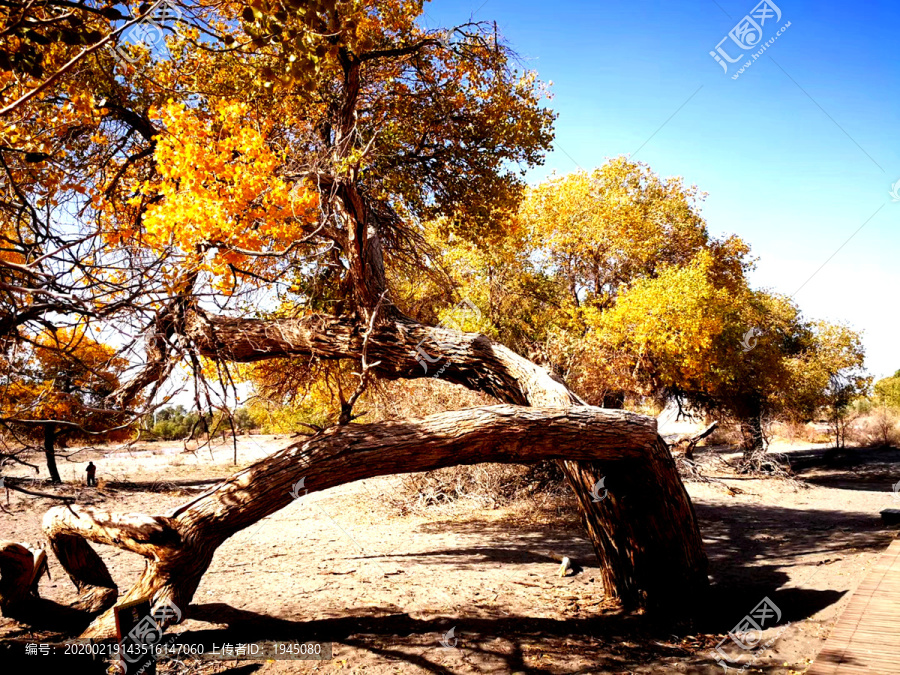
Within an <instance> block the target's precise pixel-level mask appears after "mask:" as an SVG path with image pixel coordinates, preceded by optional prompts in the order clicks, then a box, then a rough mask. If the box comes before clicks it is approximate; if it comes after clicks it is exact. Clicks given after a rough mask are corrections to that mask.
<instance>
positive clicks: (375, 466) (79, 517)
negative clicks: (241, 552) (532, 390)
mask: <svg viewBox="0 0 900 675" xmlns="http://www.w3.org/2000/svg"><path fill="white" fill-rule="evenodd" d="M657 438H658V437H657V434H656V422H655V420H653V419H652V418H647V417H643V416H640V415H635V414H633V413H628V412H624V411H611V410H603V409H601V408H593V407H588V406H584V407H581V406H579V407H575V408H569V407H565V408H527V407H521V406H511V405H499V406H489V407H485V408H472V409H468V410H460V411H455V412H449V413H441V414H438V415H432V416H430V417H427V418H424V419H420V420H406V421H402V422H381V423H376V424H351V425H348V426H342V427H334V428H332V429H330V430H328V431H326V432H324V433H322V434H319V435H317V436H315V437H313V438H311V439H309V440H306V441H304V442H302V443H297V444H295V445H292V446H290V447H288V448H285V449H284V450H281V451H279V452H276V453H274V454H273V455H271V456H269V457H267V458H266V459H264V460H262V461H260V462H257V463H256V464H254V465H252V466H250V467H248V468H247V469H244V470H243V471H240V472H238V473H236V474H234V475H233V476H232V477H230V478H228V479H227V480H225V481H224V482H222V483H220V484H219V485H217V486H216V487H214V488H213V489H211V490H209V491H208V492H206V493H204V494H203V495H200V496H198V497H196V498H195V499H193V500H191V501H190V502H188V503H186V504H184V505H182V506H180V507H178V508H176V509H174V510H173V511H171V512H170V513H167V514H164V515H156V516H146V515H111V514H107V513H102V512H98V511H94V510H92V509H88V508H79V507H74V508H69V507H56V508H53V509H51V510H50V511H48V512H47V514H46V515H45V517H44V532H45V534H46V535H47V537H48V538H49V539H50V541H51V543H52V545H53V550H54V552H56V554H57V556H58V557H59V559H60V562H61V563H62V564H63V566H64V567H66V570H67V572H68V573H69V575H70V577H71V578H72V580H73V581H74V582H75V584H76V586H77V587H78V590H79V591H80V593H81V595H82V604H83V605H84V606H91V607H93V608H94V609H95V610H99V609H107V610H108V611H106V612H105V613H104V614H103V615H102V616H100V617H99V618H98V619H97V620H96V621H95V622H94V624H92V626H91V627H90V628H89V629H88V630H87V631H86V632H85V634H84V637H98V638H99V637H108V636H110V635H111V634H112V631H113V630H114V628H115V623H114V618H113V613H112V610H110V609H109V607H111V606H112V604H113V603H114V602H115V594H114V593H110V592H109V591H110V589H113V591H114V589H115V586H114V585H113V584H112V582H111V580H110V579H109V574H108V572H107V571H106V567H105V565H104V564H103V562H102V561H101V560H100V559H99V558H98V557H96V554H95V553H94V552H93V551H92V550H90V546H89V545H88V544H87V541H86V540H90V541H94V542H97V543H101V544H108V545H111V546H116V547H119V548H124V549H126V550H129V551H132V552H134V553H138V554H140V555H142V556H144V557H145V558H146V559H147V567H146V569H145V571H144V573H143V575H142V576H141V578H140V580H139V581H138V583H137V584H136V585H135V586H134V587H133V588H131V590H129V591H128V593H127V594H126V595H125V596H124V597H123V598H122V599H121V600H120V602H119V604H123V603H125V602H129V601H132V600H137V599H142V598H155V599H156V601H157V602H164V601H171V602H173V603H175V605H176V606H178V607H179V608H182V609H184V608H186V607H187V605H188V603H189V602H190V600H191V598H192V597H193V594H194V592H195V590H196V588H197V585H198V584H199V583H200V578H201V577H202V576H203V574H204V572H205V571H206V569H207V568H208V566H209V564H210V562H211V560H212V557H213V554H214V553H215V551H216V549H217V548H218V547H219V546H220V545H221V544H222V543H223V542H224V541H225V540H226V539H228V538H229V537H230V536H232V535H233V534H234V533H236V532H238V531H239V530H242V529H244V528H246V527H248V526H250V525H252V524H253V523H256V522H258V521H259V520H260V519H262V518H265V517H266V516H268V515H270V514H272V513H274V512H275V511H278V510H279V509H282V508H284V507H285V506H287V505H288V504H290V503H291V502H292V501H293V500H294V499H295V498H296V497H295V495H296V494H297V489H296V488H295V486H296V485H297V483H298V481H300V479H301V478H302V479H305V480H304V486H303V487H304V488H305V490H308V491H310V492H316V491H319V490H325V489H328V488H331V487H335V486H337V485H343V484H345V483H349V482H352V481H356V480H360V479H362V478H368V477H372V476H381V475H388V474H396V473H408V472H413V471H429V470H432V469H438V468H441V467H445V466H453V465H458V464H475V463H480V462H514V463H520V462H533V461H537V460H541V459H555V458H561V457H563V456H565V457H566V458H568V459H575V460H584V461H591V460H598V459H599V460H603V461H605V462H609V465H610V466H613V465H615V466H618V465H622V466H630V463H635V464H636V465H640V464H642V463H644V462H645V461H646V459H645V458H646V455H647V448H648V447H653V446H654V443H655V442H656V440H657ZM304 494H305V491H304ZM301 496H302V495H301ZM611 499H612V497H611V496H610V500H611ZM633 527H637V528H639V529H643V528H644V527H645V526H640V525H638V524H635V525H634V526H633ZM86 551H90V553H86ZM92 556H93V557H92ZM644 571H648V570H641V572H642V573H643V572H644ZM656 571H657V572H663V576H664V578H666V574H667V573H665V572H664V571H663V570H661V569H660V570H656ZM669 578H670V577H669Z"/></svg>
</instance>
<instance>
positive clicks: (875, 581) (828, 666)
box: [806, 539, 900, 675]
mask: <svg viewBox="0 0 900 675" xmlns="http://www.w3.org/2000/svg"><path fill="white" fill-rule="evenodd" d="M851 673H873V674H876V675H881V674H884V675H888V674H891V675H896V674H897V673H900V539H895V540H894V541H893V542H891V545H890V546H888V547H887V550H885V551H884V552H883V553H882V554H881V555H880V556H879V558H878V560H877V561H876V563H875V565H874V567H872V569H870V570H869V571H868V573H867V574H866V576H865V578H864V579H863V580H862V583H861V584H860V585H859V588H857V589H856V591H855V592H854V593H853V597H852V598H850V603H849V604H848V605H847V608H846V609H845V610H844V613H843V614H841V616H840V618H839V619H838V621H837V623H836V624H835V625H834V630H832V631H831V635H829V636H828V639H827V640H825V646H824V647H823V648H822V651H821V652H819V655H818V656H817V657H816V660H815V662H814V663H813V664H812V667H811V668H810V669H809V670H808V671H806V675H851Z"/></svg>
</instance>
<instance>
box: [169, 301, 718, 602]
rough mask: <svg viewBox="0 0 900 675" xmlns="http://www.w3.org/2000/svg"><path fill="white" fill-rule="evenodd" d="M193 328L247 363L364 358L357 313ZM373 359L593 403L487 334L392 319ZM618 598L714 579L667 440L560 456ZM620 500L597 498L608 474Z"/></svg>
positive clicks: (673, 593) (192, 319)
mask: <svg viewBox="0 0 900 675" xmlns="http://www.w3.org/2000/svg"><path fill="white" fill-rule="evenodd" d="M186 333H187V335H188V337H189V338H190V340H191V342H192V344H193V345H194V346H195V347H196V348H197V349H198V350H199V351H200V353H202V354H204V355H206V356H210V357H217V358H224V359H228V360H232V361H238V362H252V361H258V360H263V359H270V358H275V357H280V356H297V355H303V356H310V357H317V358H321V359H347V358H350V359H359V358H360V356H361V354H362V343H363V334H362V331H361V330H360V328H359V327H358V326H357V325H356V323H355V322H353V321H352V320H351V319H341V318H335V317H330V316H321V315H319V316H308V317H302V318H298V319H284V320H254V319H229V318H223V317H209V316H207V315H206V314H203V313H201V312H199V311H193V312H192V313H190V314H189V315H188V317H187V330H186ZM367 353H368V359H369V360H370V361H380V362H381V363H380V365H379V366H378V368H377V374H378V375H380V376H381V377H385V378H389V379H399V378H403V379H409V378H418V377H436V376H440V378H441V379H443V380H446V381H448V382H452V383H455V384H461V385H463V386H465V387H468V388H470V389H474V390H477V391H482V392H485V393H488V394H490V395H492V396H494V397H495V398H497V399H499V400H501V401H504V402H507V403H513V404H518V405H533V406H576V405H583V401H581V400H580V399H579V398H578V397H577V396H576V395H575V394H574V393H572V392H571V391H570V390H569V389H568V388H567V387H566V386H565V384H564V383H563V382H561V381H560V380H558V379H555V378H553V377H552V376H551V375H550V374H549V373H548V372H547V371H546V370H544V369H543V368H540V367H539V366H537V365H536V364H534V363H533V362H531V361H529V360H528V359H525V358H523V357H521V356H519V355H518V354H516V353H515V352H513V351H512V350H510V349H508V348H506V347H504V346H503V345H500V344H497V343H494V342H491V341H490V340H489V339H488V338H486V337H485V336H483V335H479V334H475V333H459V332H457V331H452V330H447V329H444V328H433V327H428V326H423V325H421V324H418V323H415V322H413V321H410V320H408V319H404V318H402V317H401V318H396V317H394V318H392V319H391V320H390V321H388V322H386V323H383V324H382V325H380V326H377V327H376V328H375V330H374V331H373V333H371V334H370V335H369V338H368V346H367ZM560 467H561V469H562V471H563V473H564V475H565V476H566V480H567V481H568V483H569V485H570V486H571V487H572V489H573V491H574V492H575V494H576V495H577V497H578V502H579V508H580V511H581V515H582V520H583V522H584V525H585V528H586V529H587V531H588V533H589V534H590V537H591V541H592V543H593V545H594V550H595V552H596V553H597V556H598V558H599V560H600V566H601V576H602V578H603V582H604V586H605V588H606V590H607V593H608V594H609V595H610V596H613V597H618V598H619V599H620V600H621V601H622V603H623V604H624V605H625V606H626V607H645V608H647V609H659V610H661V611H665V610H667V609H669V608H671V607H673V606H681V605H683V604H684V603H685V602H686V601H687V602H688V604H687V606H688V607H690V606H694V599H695V598H696V597H697V596H698V595H699V594H701V593H702V592H703V591H704V590H705V589H706V587H707V585H708V578H707V567H708V563H707V559H706V554H705V553H704V551H703V544H702V540H701V537H700V531H699V528H698V526H697V521H696V516H695V514H694V509H693V505H692V504H691V501H690V498H689V497H688V495H687V492H686V491H685V489H684V486H683V484H682V483H681V478H680V477H679V475H678V471H677V468H676V466H675V462H674V461H673V459H672V456H671V454H670V453H669V450H668V446H667V445H666V444H665V442H663V441H662V439H657V440H656V441H654V443H652V444H650V445H648V447H647V451H646V454H645V456H644V457H643V458H641V459H639V460H638V459H635V460H634V461H633V463H632V464H631V465H629V466H628V467H624V466H618V467H616V468H615V471H614V470H613V467H610V466H609V465H607V464H604V463H602V462H599V463H598V462H575V461H567V460H560ZM603 478H606V479H607V481H608V482H607V485H612V484H614V485H615V487H616V489H615V490H614V491H612V490H611V491H610V498H609V499H604V500H601V501H599V502H597V501H594V497H593V494H592V488H593V486H594V485H596V484H597V483H598V481H600V480H601V479H603Z"/></svg>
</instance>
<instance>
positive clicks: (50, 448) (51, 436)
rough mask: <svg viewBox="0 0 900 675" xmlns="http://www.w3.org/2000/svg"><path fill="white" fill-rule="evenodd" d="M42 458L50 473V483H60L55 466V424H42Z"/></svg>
mask: <svg viewBox="0 0 900 675" xmlns="http://www.w3.org/2000/svg"><path fill="white" fill-rule="evenodd" d="M43 427H44V458H45V459H46V461H47V471H48V473H49V474H50V482H51V483H62V479H61V478H60V477H59V469H57V468H56V425H55V424H44V425H43Z"/></svg>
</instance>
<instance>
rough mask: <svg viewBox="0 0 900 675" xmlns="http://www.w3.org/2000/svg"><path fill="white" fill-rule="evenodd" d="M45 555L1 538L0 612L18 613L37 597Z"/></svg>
mask: <svg viewBox="0 0 900 675" xmlns="http://www.w3.org/2000/svg"><path fill="white" fill-rule="evenodd" d="M46 571H47V556H46V554H45V553H44V551H43V550H41V549H31V548H29V547H27V546H25V545H23V544H17V543H16V542H13V541H0V616H12V617H15V616H19V615H20V614H22V613H24V612H25V611H26V610H27V609H28V606H29V605H30V604H31V602H32V601H33V600H34V599H36V598H38V597H39V596H38V582H39V581H40V578H41V575H42V574H43V573H45V572H46Z"/></svg>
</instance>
